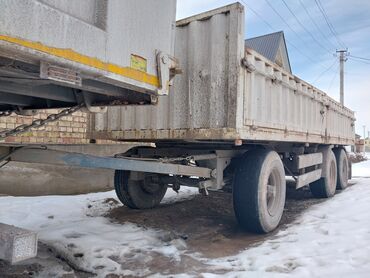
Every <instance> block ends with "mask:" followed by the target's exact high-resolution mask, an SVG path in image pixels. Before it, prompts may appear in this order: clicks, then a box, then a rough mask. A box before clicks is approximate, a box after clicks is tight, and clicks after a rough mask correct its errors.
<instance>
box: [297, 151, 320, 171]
mask: <svg viewBox="0 0 370 278" xmlns="http://www.w3.org/2000/svg"><path fill="white" fill-rule="evenodd" d="M321 163H322V153H310V154H303V155H300V156H298V158H297V168H298V169H302V168H306V167H310V166H313V165H318V164H321Z"/></svg>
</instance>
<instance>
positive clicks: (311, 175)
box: [296, 169, 321, 189]
mask: <svg viewBox="0 0 370 278" xmlns="http://www.w3.org/2000/svg"><path fill="white" fill-rule="evenodd" d="M320 178H321V169H317V170H314V171H312V172H308V173H306V174H303V175H300V176H298V178H297V183H296V189H298V188H301V187H303V186H305V185H307V184H309V183H311V182H314V181H316V180H318V179H320Z"/></svg>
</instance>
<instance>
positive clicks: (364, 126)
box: [362, 125, 366, 140]
mask: <svg viewBox="0 0 370 278" xmlns="http://www.w3.org/2000/svg"><path fill="white" fill-rule="evenodd" d="M362 127H363V129H364V140H365V138H366V137H365V136H366V135H365V134H366V125H363V126H362Z"/></svg>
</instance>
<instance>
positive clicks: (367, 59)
mask: <svg viewBox="0 0 370 278" xmlns="http://www.w3.org/2000/svg"><path fill="white" fill-rule="evenodd" d="M349 56H350V57H353V58H356V59H361V60H365V61H370V59H369V58H363V57H358V56H353V55H351V54H350V55H349Z"/></svg>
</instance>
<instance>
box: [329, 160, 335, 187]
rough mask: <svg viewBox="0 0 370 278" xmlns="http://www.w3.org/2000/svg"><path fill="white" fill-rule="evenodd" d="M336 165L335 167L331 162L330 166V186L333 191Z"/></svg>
mask: <svg viewBox="0 0 370 278" xmlns="http://www.w3.org/2000/svg"><path fill="white" fill-rule="evenodd" d="M335 170H336V165H335V162H334V161H332V163H331V164H330V175H329V176H330V181H329V182H330V186H331V188H334V190H335V187H336V184H335V178H336V172H335Z"/></svg>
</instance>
